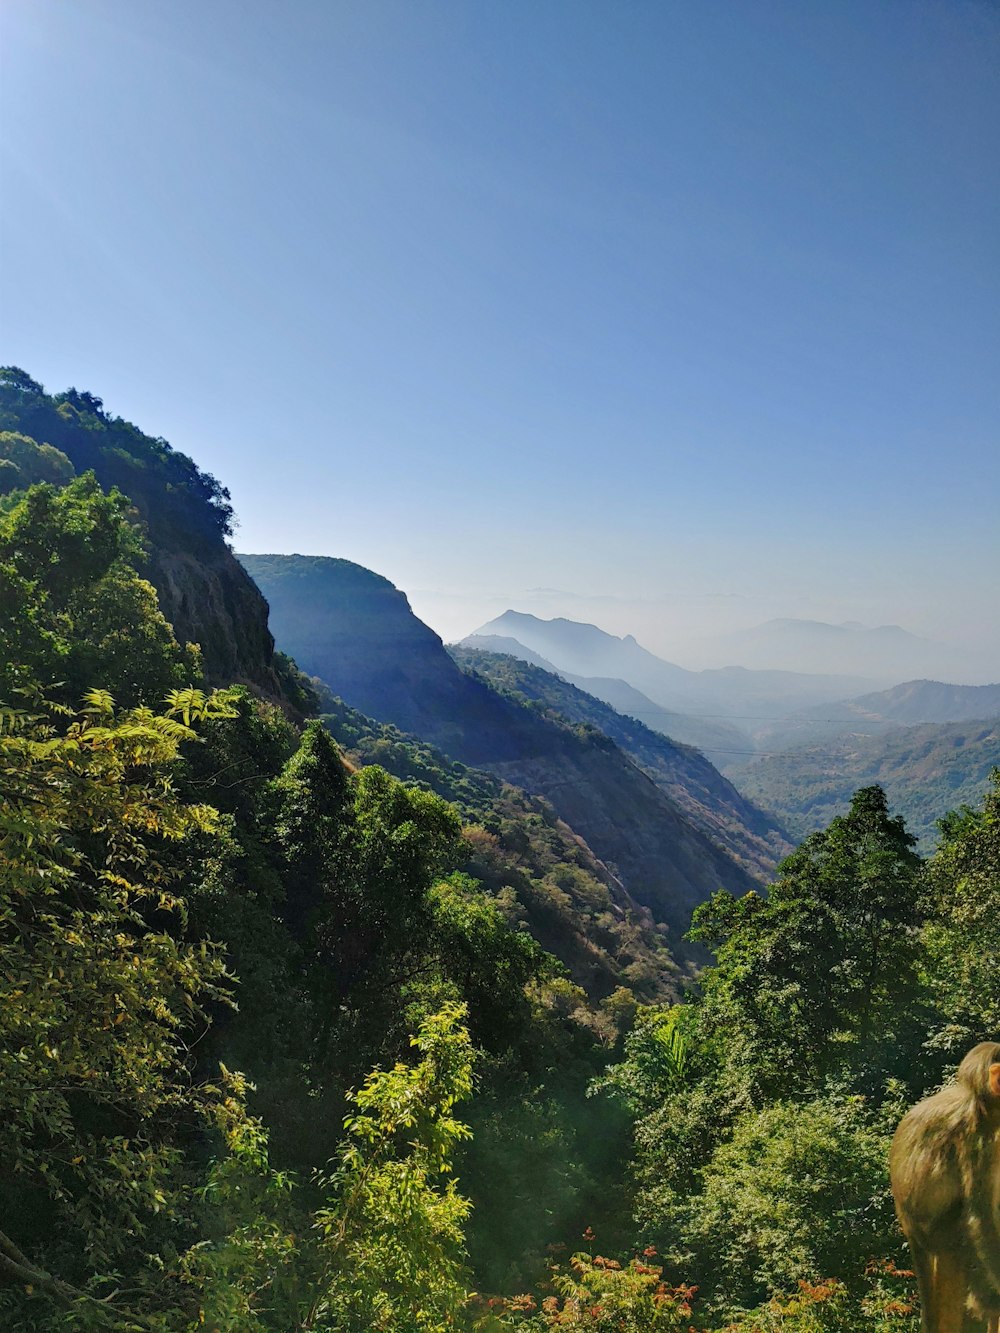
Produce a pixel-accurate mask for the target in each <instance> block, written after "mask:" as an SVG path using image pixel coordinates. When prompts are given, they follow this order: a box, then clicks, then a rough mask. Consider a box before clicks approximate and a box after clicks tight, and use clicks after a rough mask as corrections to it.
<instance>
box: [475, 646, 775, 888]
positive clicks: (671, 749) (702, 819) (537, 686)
mask: <svg viewBox="0 0 1000 1333" xmlns="http://www.w3.org/2000/svg"><path fill="white" fill-rule="evenodd" d="M451 651H452V655H453V656H454V657H455V659H456V661H457V662H458V663H459V664H460V665H461V666H462V667H463V668H465V669H466V670H472V671H474V672H476V673H477V674H479V675H482V676H485V677H486V678H487V679H488V680H489V681H490V682H491V683H492V684H493V685H494V686H495V687H496V688H498V689H500V690H503V691H504V692H506V693H513V694H514V695H515V697H518V698H523V699H527V700H529V701H532V702H534V703H535V704H538V705H541V706H543V707H544V708H546V709H547V710H551V711H552V712H554V713H555V714H556V715H557V716H560V717H563V718H566V719H567V720H569V721H570V722H574V723H578V724H582V725H585V726H590V727H594V728H596V729H597V730H599V731H600V732H602V733H603V734H604V735H606V736H608V737H610V739H611V740H613V741H614V742H615V744H616V745H618V746H619V747H620V748H621V749H622V750H624V752H625V753H626V754H627V755H628V756H629V757H630V758H631V759H632V760H633V762H634V763H636V764H637V765H638V767H639V768H641V769H642V771H643V772H644V773H646V774H647V775H648V776H649V777H650V778H652V780H653V781H654V782H655V783H656V785H657V786H658V787H660V789H661V790H663V791H665V792H666V793H667V795H668V796H670V798H671V799H672V800H673V801H675V802H676V803H677V805H679V806H680V808H681V809H682V810H684V811H685V812H686V813H687V814H688V815H689V816H690V817H691V819H692V820H693V821H694V823H695V824H696V825H698V827H699V828H701V829H702V830H703V831H704V832H705V833H706V834H708V836H709V837H711V838H712V839H713V840H714V841H716V842H719V843H721V845H722V846H724V847H725V848H727V850H728V851H729V852H730V853H731V854H732V855H733V856H735V857H736V858H737V859H738V860H739V861H741V862H742V863H744V864H746V865H747V866H749V867H750V869H751V871H752V872H753V873H755V874H756V875H757V876H758V877H759V878H761V879H762V880H764V879H767V878H768V877H769V876H770V874H771V873H772V871H773V870H774V867H775V865H776V864H777V862H778V861H779V860H780V859H781V858H782V857H783V856H785V855H787V854H788V853H789V852H790V851H791V850H792V845H791V843H790V842H789V841H788V838H787V836H786V835H785V832H784V830H783V829H781V828H780V826H779V825H778V823H777V822H776V821H775V820H774V819H773V818H772V817H771V816H770V815H768V814H766V813H765V812H764V811H762V810H760V809H758V808H757V807H756V806H754V805H753V803H752V802H750V801H748V800H747V799H746V798H745V797H744V796H742V795H741V794H740V792H739V791H737V789H736V788H735V787H734V786H733V784H732V783H731V782H729V781H728V779H726V778H724V777H723V776H722V774H721V773H719V771H718V770H717V769H716V768H715V767H714V766H713V765H712V764H711V763H710V762H709V761H708V760H707V759H706V758H705V757H704V755H702V754H701V753H700V752H699V751H698V750H697V749H695V748H693V747H691V746H687V745H678V744H677V743H676V742H675V741H673V740H671V739H669V738H667V737H665V736H663V735H662V734H660V733H659V732H656V731H654V730H652V729H651V728H649V727H647V726H645V725H644V724H643V723H642V722H641V721H637V720H636V719H634V718H631V717H628V716H624V715H623V714H622V713H620V712H618V711H617V710H615V709H614V708H612V707H611V706H610V705H608V704H607V703H605V702H604V701H602V700H601V699H599V698H597V697H595V696H594V695H592V694H590V693H587V692H586V691H585V690H584V689H583V688H581V687H579V686H578V685H576V684H574V683H571V682H569V681H566V680H564V679H563V678H562V677H560V676H559V675H558V674H556V673H553V672H550V671H545V670H543V669H541V668H538V667H535V666H532V665H530V664H528V663H524V662H522V661H520V660H519V659H517V658H515V657H513V656H511V655H506V656H505V655H500V654H497V653H488V652H485V651H483V650H481V649H473V648H462V647H456V648H453V649H452V650H451ZM640 697H641V696H640Z"/></svg>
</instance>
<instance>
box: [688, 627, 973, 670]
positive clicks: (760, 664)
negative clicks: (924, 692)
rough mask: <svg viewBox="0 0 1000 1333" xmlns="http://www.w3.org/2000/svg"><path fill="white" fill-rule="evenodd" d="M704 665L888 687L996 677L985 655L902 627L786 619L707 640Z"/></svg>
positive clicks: (702, 648)
mask: <svg viewBox="0 0 1000 1333" xmlns="http://www.w3.org/2000/svg"><path fill="white" fill-rule="evenodd" d="M692 648H693V651H694V652H695V654H696V655H697V657H699V658H700V659H701V660H702V661H705V662H707V663H715V662H718V663H719V664H725V663H730V662H739V663H741V664H742V665H743V666H746V667H751V668H754V669H757V670H761V669H768V668H774V667H782V668H785V669H789V670H792V671H804V672H829V671H833V672H843V673H845V674H848V675H864V676H870V677H872V678H873V679H874V680H878V681H882V682H884V683H889V682H892V681H897V680H912V679H914V678H916V677H924V676H926V677H937V678H938V679H943V680H958V681H974V680H984V679H989V678H990V677H991V676H993V675H995V674H996V663H994V662H990V661H989V660H988V659H987V658H986V657H985V655H983V654H977V653H968V652H964V651H961V650H959V649H957V648H954V647H951V646H950V645H947V644H942V643H935V642H933V641H932V640H930V639H925V638H921V637H920V636H919V635H916V634H911V633H910V632H909V631H908V630H905V629H902V628H901V627H900V626H899V625H877V626H874V627H869V626H865V625H860V624H858V623H857V622H855V621H849V622H847V623H846V624H841V625H833V624H829V623H827V622H826V621H821V620H799V619H795V618H791V617H789V618H783V619H777V620H768V621H766V622H765V623H764V624H762V625H755V626H753V627H752V628H750V629H744V630H738V631H735V632H733V633H730V634H722V635H716V636H713V637H711V638H704V639H701V640H699V641H698V643H697V644H695V645H692Z"/></svg>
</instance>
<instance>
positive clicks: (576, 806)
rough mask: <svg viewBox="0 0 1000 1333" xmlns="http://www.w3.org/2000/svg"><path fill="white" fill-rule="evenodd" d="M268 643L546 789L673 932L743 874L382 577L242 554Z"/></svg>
mask: <svg viewBox="0 0 1000 1333" xmlns="http://www.w3.org/2000/svg"><path fill="white" fill-rule="evenodd" d="M241 559H242V560H243V561H244V564H245V565H246V568H247V569H248V571H249V572H250V573H251V574H252V575H253V577H254V578H255V579H256V580H257V581H258V583H259V586H260V587H261V589H262V590H263V592H264V594H265V596H266V597H267V599H268V602H269V603H270V606H271V624H272V627H273V629H274V632H275V636H276V638H277V641H278V644H279V646H280V647H281V648H282V649H284V650H286V651H288V652H290V653H291V654H292V656H294V658H295V659H296V661H297V662H298V663H299V665H300V666H301V667H303V668H304V669H305V670H306V671H308V672H310V673H311V674H313V675H315V676H318V677H320V679H321V680H322V681H324V682H325V683H326V684H327V685H328V686H329V688H330V689H331V690H332V691H333V692H334V693H335V694H337V695H339V696H340V697H341V698H342V699H343V700H344V701H345V702H346V703H347V704H349V705H350V706H351V707H352V708H356V709H358V710H359V711H361V712H363V713H365V714H367V715H368V716H370V717H374V718H377V719H378V720H379V721H382V722H391V723H393V724H394V725H395V726H397V727H399V728H400V729H402V730H404V731H407V732H411V733H413V734H415V735H417V736H420V737H421V738H422V739H424V740H427V741H430V742H431V743H432V744H433V745H435V746H436V747H437V748H438V749H440V750H442V751H444V753H445V754H447V755H449V756H450V757H452V758H453V759H458V760H460V761H461V762H462V763H464V764H468V765H470V766H474V767H476V768H483V769H486V770H487V771H488V772H490V773H493V774H495V775H496V776H498V777H501V778H503V779H504V780H505V781H507V782H510V783H512V784H513V785H514V786H517V787H521V788H523V789H524V790H526V791H528V792H530V793H532V794H533V795H538V796H544V797H545V798H546V799H547V800H548V801H550V802H551V804H552V806H553V808H554V809H555V810H556V812H557V814H558V815H559V816H560V818H562V819H563V820H564V821H565V822H566V823H567V824H568V825H569V826H570V828H572V829H573V830H574V831H575V832H576V833H578V834H579V835H580V836H581V837H582V838H584V840H585V841H586V842H587V844H588V845H589V846H590V847H591V848H592V850H593V851H594V853H595V854H596V855H597V856H598V857H599V858H600V859H601V860H602V861H603V862H605V863H606V864H607V865H609V866H610V867H611V868H612V869H613V870H614V871H615V873H617V874H618V875H619V876H620V878H621V880H622V882H623V883H624V885H625V887H626V888H627V889H628V891H629V893H630V894H631V895H632V897H633V898H635V899H636V901H637V902H639V903H641V904H642V905H644V906H646V907H649V908H650V910H651V911H652V912H653V913H654V915H655V916H656V918H657V919H658V920H661V921H664V922H666V923H667V924H668V925H669V926H670V927H671V930H672V932H673V936H672V947H674V948H675V949H676V948H677V947H678V943H679V937H680V935H681V934H682V933H683V932H684V931H685V930H686V929H687V925H688V922H689V919H690V913H691V910H692V908H693V907H694V906H695V905H696V904H697V903H699V902H702V901H703V900H704V899H705V898H706V897H707V896H708V895H709V894H711V893H712V892H714V891H715V890H716V889H717V888H720V887H724V888H728V889H730V890H732V891H733V892H736V893H742V892H744V891H746V889H747V888H749V887H751V886H752V885H753V883H754V879H753V877H752V876H751V874H750V873H749V871H748V870H747V869H746V868H745V867H744V866H742V865H738V864H737V862H736V861H735V860H734V859H733V858H732V857H731V856H730V855H729V853H728V852H726V851H725V850H724V849H723V848H722V847H720V846H719V845H718V844H717V843H716V842H714V841H713V840H712V839H710V838H709V837H707V836H706V835H705V833H703V832H702V830H701V829H699V828H697V827H696V826H695V824H694V823H693V822H692V821H691V820H690V818H689V817H688V816H687V815H686V814H685V812H683V811H682V810H681V809H680V808H679V807H678V805H677V804H676V802H674V801H673V800H671V799H670V798H669V797H668V796H667V795H666V794H665V793H664V792H663V791H662V790H660V789H659V788H658V787H657V786H656V784H655V783H654V782H653V781H652V780H651V779H650V778H649V777H648V776H647V775H646V774H645V773H643V772H641V771H640V770H639V769H638V768H637V767H636V765H635V764H633V763H632V762H631V760H629V759H628V758H627V757H626V755H625V754H623V752H622V751H621V750H620V749H619V748H618V747H617V746H616V745H615V744H614V743H613V742H612V741H610V740H608V739H607V738H606V737H604V736H601V735H598V734H596V733H593V732H589V733H581V732H580V731H578V730H574V729H573V728H572V727H571V726H569V725H568V724H566V725H564V724H561V723H558V722H555V721H553V720H551V719H548V718H544V717H542V716H541V715H540V714H539V713H537V712H535V711H533V710H531V709H529V708H526V707H524V706H523V705H522V704H520V703H518V702H516V701H515V700H513V699H509V698H504V697H502V696H501V695H499V694H498V693H497V692H496V691H495V690H493V689H491V688H490V687H489V685H487V684H486V682H485V681H482V680H479V679H476V678H475V677H472V676H469V675H466V674H465V673H463V672H462V671H460V670H459V668H458V667H457V666H456V664H455V663H454V662H453V661H452V659H451V658H450V657H449V655H448V653H447V652H446V651H445V648H444V645H443V644H442V642H441V640H440V639H439V638H438V636H437V635H436V634H434V633H433V631H432V630H430V629H429V628H428V627H427V626H426V625H424V624H422V623H421V622H420V621H419V620H417V618H416V617H415V616H414V615H413V613H412V611H410V608H409V604H408V603H407V600H406V598H405V597H404V596H403V594H402V593H400V592H398V591H397V590H396V589H395V588H394V587H393V586H392V585H391V584H390V583H389V582H388V581H387V580H386V579H383V578H381V577H380V576H379V575H377V574H372V573H371V572H370V571H368V570H365V569H362V568H361V567H360V566H357V565H353V564H351V563H350V562H348V561H343V560H329V559H325V558H321V557H304V556H275V555H269V556H260V555H258V556H243V557H241Z"/></svg>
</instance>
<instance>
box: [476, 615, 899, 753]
mask: <svg viewBox="0 0 1000 1333" xmlns="http://www.w3.org/2000/svg"><path fill="white" fill-rule="evenodd" d="M474 635H475V637H479V636H482V635H498V636H501V637H509V638H514V639H516V640H517V641H518V642H519V643H521V644H524V645H525V647H527V648H530V649H531V650H532V651H533V652H536V653H539V654H540V655H541V656H542V657H544V658H545V659H546V660H548V661H549V662H551V663H552V664H553V665H554V666H555V667H556V668H557V670H559V671H561V672H568V673H570V674H572V675H574V676H583V677H612V678H616V679H621V680H624V681H626V682H627V683H628V684H629V685H631V686H633V687H634V688H635V689H637V690H639V691H640V692H641V693H642V694H645V695H647V696H648V697H649V698H650V699H652V700H653V701H654V702H655V703H657V704H659V705H661V706H662V707H664V708H667V709H669V710H671V711H675V712H679V713H694V714H701V715H703V717H704V716H707V717H709V718H711V719H712V720H713V721H716V720H725V721H728V722H730V723H732V724H735V725H737V726H738V727H739V729H740V730H741V731H745V732H747V733H749V731H750V730H751V728H749V727H747V726H746V725H745V724H746V723H747V722H748V721H763V720H766V719H767V718H770V717H782V716H784V715H785V714H787V713H790V712H793V711H795V710H796V709H799V708H804V707H807V706H809V705H811V704H817V703H824V702H826V701H827V700H834V699H844V698H847V697H848V696H850V695H855V694H861V693H864V692H865V691H868V690H870V689H871V687H872V685H873V684H877V683H878V682H874V681H872V680H870V679H868V678H865V677H854V676H838V675H828V674H817V675H809V674H803V673H800V672H794V671H779V670H767V671H753V670H749V669H748V668H745V667H721V668H712V669H709V670H705V671H689V670H687V669H686V668H685V667H680V666H677V665H676V663H673V662H667V661H665V660H664V659H663V658H660V657H657V656H656V655H655V654H654V653H651V652H649V651H648V650H647V649H645V648H643V647H642V645H641V644H639V643H638V642H637V641H636V640H635V638H634V637H633V636H632V635H626V636H625V637H624V638H617V637H616V636H615V635H613V634H608V633H606V632H605V631H604V630H602V629H599V628H598V627H597V626H596V625H585V624H582V623H581V622H578V621H572V620H565V619H556V620H540V619H538V617H536V616H532V615H527V614H525V613H523V612H518V611H505V612H504V614H503V615H501V616H498V617H497V618H496V619H495V620H492V621H490V622H489V623H488V624H486V625H483V626H481V627H480V628H479V629H478V630H476V631H475V632H474ZM470 637H471V636H470ZM463 642H464V641H463Z"/></svg>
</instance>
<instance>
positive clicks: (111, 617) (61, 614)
mask: <svg viewBox="0 0 1000 1333" xmlns="http://www.w3.org/2000/svg"><path fill="white" fill-rule="evenodd" d="M128 513H129V507H128V503H127V501H126V500H125V497H124V496H122V495H120V494H118V493H117V492H112V493H111V494H110V495H105V494H104V493H103V491H102V490H101V488H100V487H99V486H98V485H97V482H96V481H95V480H94V478H93V476H92V475H85V476H83V477H78V478H75V479H74V480H73V481H71V482H70V483H69V484H68V485H67V486H65V487H63V488H62V489H61V490H57V489H55V488H54V487H52V486H48V485H38V486H33V487H31V489H30V490H28V491H27V492H25V493H24V495H23V496H21V497H20V498H19V500H18V501H17V503H15V504H14V505H13V507H11V508H9V509H8V510H7V512H5V513H3V514H0V636H2V637H3V639H4V641H5V644H6V646H7V653H6V654H5V660H3V661H0V699H5V700H7V701H8V702H12V701H13V700H14V699H15V697H16V693H17V691H19V690H23V689H25V688H27V687H31V686H32V685H38V686H40V687H41V689H42V691H43V693H44V694H45V695H46V696H47V697H54V698H57V699H59V700H60V701H61V702H65V703H76V702H78V701H79V699H80V697H81V695H82V693H83V691H84V690H85V689H87V688H89V687H90V686H91V685H93V684H94V682H95V681H96V680H100V681H101V683H102V685H103V686H104V687H105V688H108V689H110V690H111V691H112V692H113V693H114V695H115V697H116V698H117V699H119V700H120V702H121V703H123V704H125V705H130V704H137V703H149V704H159V703H161V702H162V700H163V698H164V697H165V695H166V694H167V692H168V691H169V690H170V689H174V688H178V687H179V686H181V685H183V684H185V683H190V682H191V681H192V680H195V681H197V680H198V678H199V676H200V669H199V665H198V659H197V655H196V654H195V653H194V652H193V650H191V649H190V648H188V649H182V648H181V647H180V646H179V645H178V643H177V641H176V639H175V638H174V634H173V631H172V629H171V627H170V625H169V624H168V623H167V621H166V620H165V619H164V617H163V615H162V614H161V612H160V610H159V607H158V604H157V600H156V593H155V592H154V590H153V588H152V586H151V585H150V584H149V583H147V582H146V581H145V580H143V579H142V578H140V577H139V574H138V573H137V572H136V564H137V563H138V561H139V560H140V559H141V558H142V544H141V541H140V537H139V533H138V530H137V529H136V527H135V526H134V525H133V524H132V523H131V522H130V521H129V517H128Z"/></svg>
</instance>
